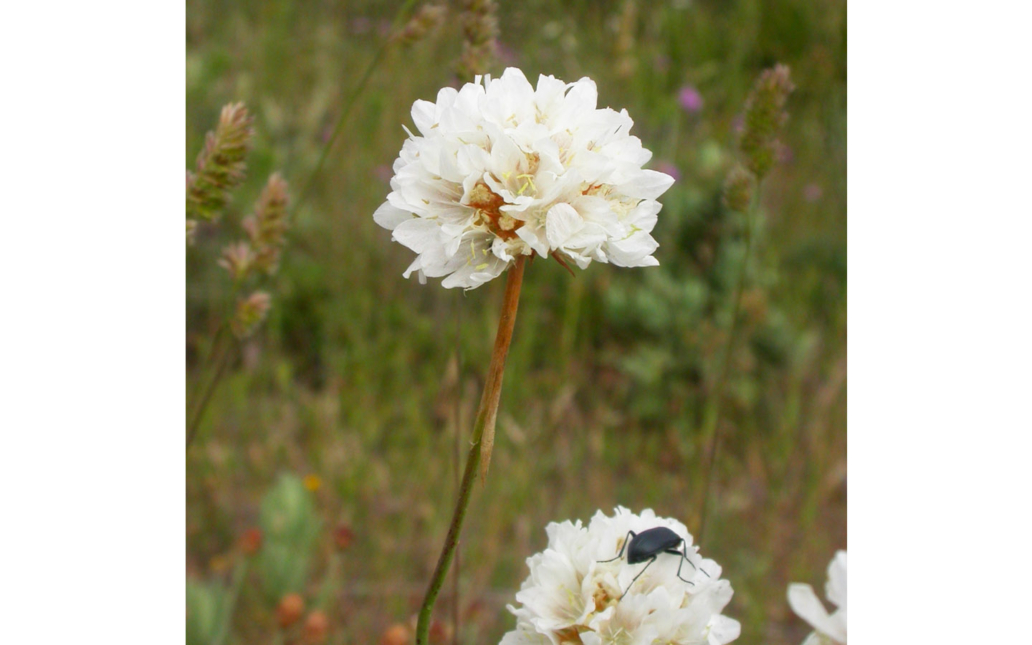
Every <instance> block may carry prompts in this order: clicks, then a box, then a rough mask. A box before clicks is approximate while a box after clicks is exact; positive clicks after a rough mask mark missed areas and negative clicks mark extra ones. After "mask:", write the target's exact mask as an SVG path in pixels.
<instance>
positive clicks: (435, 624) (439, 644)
mask: <svg viewBox="0 0 1032 645" xmlns="http://www.w3.org/2000/svg"><path fill="white" fill-rule="evenodd" d="M451 636H452V630H451V626H450V625H448V623H442V622H441V621H439V620H434V621H431V623H430V644H431V645H445V643H450V642H451Z"/></svg>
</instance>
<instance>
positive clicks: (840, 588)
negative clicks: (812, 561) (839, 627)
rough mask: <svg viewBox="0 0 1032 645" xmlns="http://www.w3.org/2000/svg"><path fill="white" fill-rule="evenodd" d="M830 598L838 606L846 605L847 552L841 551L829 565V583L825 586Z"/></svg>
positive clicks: (843, 606)
mask: <svg viewBox="0 0 1032 645" xmlns="http://www.w3.org/2000/svg"><path fill="white" fill-rule="evenodd" d="M824 591H825V593H826V594H827V596H828V600H830V601H831V602H833V603H834V604H835V606H836V607H842V608H843V609H845V607H846V552H845V551H839V552H838V553H836V554H835V557H834V559H832V561H831V564H830V565H828V584H827V586H826V587H825V590H824Z"/></svg>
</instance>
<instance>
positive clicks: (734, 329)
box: [697, 183, 760, 546]
mask: <svg viewBox="0 0 1032 645" xmlns="http://www.w3.org/2000/svg"><path fill="white" fill-rule="evenodd" d="M759 204H760V184H759V183H757V185H756V193H755V195H754V196H753V200H752V204H750V205H749V212H748V213H746V214H745V257H744V258H743V260H742V270H741V272H739V274H738V281H737V283H736V284H735V291H734V294H733V298H734V306H733V309H732V313H731V330H730V331H729V332H728V338H727V345H725V346H724V360H723V365H722V366H721V369H720V376H719V378H718V379H717V387H716V390H715V391H714V393H713V399H712V400H713V401H714V404H713V405H714V411H713V414H712V421H711V422H710V423H709V424H708V425H709V427H708V428H707V431H706V434H705V435H704V436H707V437H709V438H710V444H709V458H708V460H707V467H706V479H705V483H704V484H703V489H702V514H701V518H700V520H699V534H698V536H697V544H699V546H702V537H703V535H704V534H705V532H706V518H707V517H708V515H709V502H710V487H711V485H712V483H713V476H714V471H715V468H716V463H717V452H718V450H719V449H720V412H721V407H722V406H721V404H722V403H723V399H724V388H725V386H726V385H727V377H728V374H729V373H730V371H731V354H732V351H733V350H734V346H735V338H736V336H737V334H738V317H739V314H740V313H741V309H742V292H743V291H744V290H745V278H746V275H747V274H748V272H749V255H750V252H751V251H752V238H753V235H752V233H753V230H752V229H753V220H754V219H755V218H756V212H757V211H758V210H759Z"/></svg>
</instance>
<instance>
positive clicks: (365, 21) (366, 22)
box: [351, 16, 373, 36]
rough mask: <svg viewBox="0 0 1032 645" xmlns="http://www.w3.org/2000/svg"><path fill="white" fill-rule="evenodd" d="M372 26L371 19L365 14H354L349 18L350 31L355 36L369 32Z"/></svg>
mask: <svg viewBox="0 0 1032 645" xmlns="http://www.w3.org/2000/svg"><path fill="white" fill-rule="evenodd" d="M372 27H373V21H372V20H370V19H369V18H366V17H365V16H356V17H355V18H352V19H351V33H353V34H355V35H356V36H361V35H362V34H367V33H369V30H370V29H372Z"/></svg>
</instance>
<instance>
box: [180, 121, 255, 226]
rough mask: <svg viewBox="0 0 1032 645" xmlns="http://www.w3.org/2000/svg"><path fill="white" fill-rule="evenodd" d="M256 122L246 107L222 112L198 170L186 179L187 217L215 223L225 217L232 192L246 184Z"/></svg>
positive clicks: (198, 159) (198, 157) (205, 144)
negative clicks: (223, 215)
mask: <svg viewBox="0 0 1032 645" xmlns="http://www.w3.org/2000/svg"><path fill="white" fill-rule="evenodd" d="M253 123H254V118H253V117H252V116H251V115H250V114H248V112H247V108H246V107H244V104H243V103H231V104H229V105H226V106H225V107H223V108H222V114H221V116H220V117H219V124H218V126H217V127H216V128H215V130H214V131H213V132H208V134H207V136H206V137H205V139H204V148H203V149H202V150H201V152H200V154H199V155H197V170H196V172H194V173H187V176H186V214H187V216H188V217H196V218H197V219H203V220H208V221H212V220H215V219H218V217H219V215H221V214H222V210H223V208H225V206H226V202H227V201H228V200H229V191H231V190H232V189H234V188H236V187H237V186H239V185H240V183H241V182H242V181H243V180H244V175H245V171H246V169H247V164H246V162H245V157H246V156H247V152H248V150H249V149H250V147H251V141H252V139H253V138H254V128H253V127H252V124H253Z"/></svg>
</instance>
